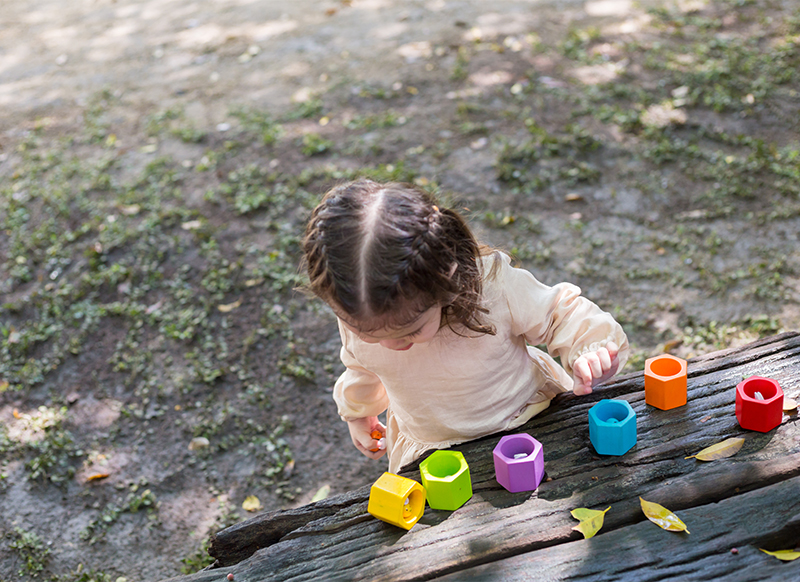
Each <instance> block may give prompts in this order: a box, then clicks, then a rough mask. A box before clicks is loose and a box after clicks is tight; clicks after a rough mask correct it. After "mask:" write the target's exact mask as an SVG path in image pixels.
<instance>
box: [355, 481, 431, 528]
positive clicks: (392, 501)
mask: <svg viewBox="0 0 800 582" xmlns="http://www.w3.org/2000/svg"><path fill="white" fill-rule="evenodd" d="M367 511H368V512H369V513H370V514H371V515H372V516H374V517H377V518H378V519H380V520H381V521H385V522H386V523H391V524H392V525H396V526H397V527H402V528H403V529H411V528H412V527H414V524H415V523H417V522H418V521H419V518H420V517H422V513H423V512H424V511H425V489H423V487H422V485H420V484H419V483H417V482H416V481H414V480H413V479H406V478H405V477H401V476H399V475H395V474H393V473H384V474H383V475H381V476H380V478H379V479H378V480H377V481H375V483H374V484H373V485H372V488H371V489H370V491H369V504H368V505H367Z"/></svg>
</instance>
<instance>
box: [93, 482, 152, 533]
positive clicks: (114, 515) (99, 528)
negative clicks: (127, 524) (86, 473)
mask: <svg viewBox="0 0 800 582" xmlns="http://www.w3.org/2000/svg"><path fill="white" fill-rule="evenodd" d="M144 486H145V485H139V484H134V485H131V487H130V489H129V492H128V494H127V496H126V497H125V499H124V500H122V501H121V502H118V503H109V504H108V505H106V506H105V508H103V511H102V512H101V513H100V515H99V516H98V517H97V518H96V519H94V520H92V521H91V522H90V523H89V525H88V526H87V527H86V529H84V530H83V531H82V532H81V539H82V540H84V541H86V542H87V543H88V544H90V545H93V544H95V543H97V542H98V541H100V540H101V539H102V538H103V537H104V536H105V533H106V531H107V530H108V528H110V527H111V526H112V525H113V524H114V523H115V522H116V521H117V520H118V519H119V517H120V516H121V515H122V514H124V513H137V512H138V511H140V510H146V511H147V512H148V514H149V517H150V518H151V519H154V518H157V511H158V502H157V500H156V496H155V495H154V494H153V492H152V491H151V490H150V489H143V490H141V491H140V490H139V489H140V488H141V487H144Z"/></svg>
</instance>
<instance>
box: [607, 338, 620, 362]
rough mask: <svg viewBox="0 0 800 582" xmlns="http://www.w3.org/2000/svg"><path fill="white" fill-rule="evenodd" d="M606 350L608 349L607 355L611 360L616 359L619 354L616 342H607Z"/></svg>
mask: <svg viewBox="0 0 800 582" xmlns="http://www.w3.org/2000/svg"><path fill="white" fill-rule="evenodd" d="M606 350H607V351H608V357H609V358H611V360H612V361H613V360H616V359H617V355H618V354H619V346H618V345H617V344H615V343H614V342H608V343H607V344H606Z"/></svg>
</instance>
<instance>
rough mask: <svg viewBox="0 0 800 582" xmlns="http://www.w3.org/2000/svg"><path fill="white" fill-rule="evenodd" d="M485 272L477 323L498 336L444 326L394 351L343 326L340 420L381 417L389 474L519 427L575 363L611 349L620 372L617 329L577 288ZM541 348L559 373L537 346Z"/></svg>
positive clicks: (487, 266) (568, 378) (621, 340)
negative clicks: (482, 310) (427, 455)
mask: <svg viewBox="0 0 800 582" xmlns="http://www.w3.org/2000/svg"><path fill="white" fill-rule="evenodd" d="M495 261H496V262H497V264H496V265H495V267H494V268H492V264H493V263H494V262H495ZM482 269H483V272H484V280H483V306H484V307H486V308H487V309H488V310H489V312H488V314H486V315H485V316H484V317H483V320H484V322H486V323H490V324H492V325H493V326H494V327H495V330H496V332H497V333H496V334H495V335H486V334H483V335H481V334H476V333H473V332H470V331H469V330H464V332H463V333H464V334H465V335H466V336H467V337H464V336H461V335H459V334H456V333H455V332H454V331H453V330H451V329H450V328H449V327H447V326H445V327H442V328H441V329H440V330H439V331H438V332H437V334H436V335H435V336H434V338H433V339H432V340H431V341H429V342H426V343H420V344H415V345H414V346H413V347H412V348H411V349H409V350H406V351H393V350H390V349H387V348H384V347H381V346H380V345H378V344H368V343H366V342H364V341H363V340H361V339H359V338H358V336H357V335H356V334H354V333H353V332H351V331H349V330H347V329H346V328H345V327H344V326H343V325H342V324H341V322H339V332H340V334H341V337H342V349H341V359H342V362H343V363H344V365H345V367H346V370H345V371H344V373H343V374H342V375H341V376H340V377H339V379H338V380H337V382H336V386H335V387H334V392H333V396H334V400H335V401H336V404H337V406H338V409H339V414H340V416H341V417H342V418H343V419H344V420H352V419H355V418H363V417H367V416H378V415H379V414H380V413H382V412H384V411H386V413H387V414H386V418H387V422H386V429H387V430H386V445H387V452H388V455H389V471H390V472H392V473H396V472H397V471H399V470H400V468H401V467H403V466H404V465H405V464H407V463H409V462H411V461H413V460H414V459H416V458H417V457H419V456H420V455H421V454H422V453H423V452H424V451H426V450H429V449H439V448H447V447H449V446H452V445H454V444H457V443H460V442H464V441H467V440H472V439H475V438H478V437H482V436H485V435H488V434H492V433H495V432H499V431H504V430H511V429H514V428H516V427H518V426H521V425H522V424H524V423H525V422H527V421H528V420H529V419H530V418H532V417H533V416H534V415H536V414H538V413H539V412H541V411H542V410H544V409H546V408H547V407H548V406H549V404H550V400H551V399H552V398H553V397H554V396H556V395H557V394H559V393H561V392H566V391H568V390H571V389H572V384H573V381H572V364H573V363H574V362H575V360H576V359H577V358H578V357H579V356H581V355H582V354H584V353H587V352H592V351H596V350H597V349H599V348H600V347H602V346H604V345H605V344H606V343H607V342H609V341H613V342H615V343H616V344H617V345H618V346H619V348H620V352H619V360H620V366H619V367H620V369H621V368H622V367H623V366H624V364H625V361H626V360H627V357H628V351H629V348H628V340H627V337H626V336H625V333H624V332H623V330H622V327H621V326H620V325H619V324H618V323H617V322H616V321H615V320H614V318H613V317H612V316H611V315H610V314H608V313H606V312H604V311H602V310H601V309H600V308H599V307H597V305H595V304H594V303H592V302H591V301H589V300H588V299H586V298H584V297H581V296H580V289H578V288H577V287H576V286H574V285H571V284H569V283H561V284H558V285H555V286H553V287H548V286H547V285H544V284H542V283H540V282H539V281H537V280H536V278H534V276H533V275H532V274H531V273H530V272H528V271H526V270H524V269H518V268H515V267H512V266H511V262H510V259H509V257H508V256H507V255H505V254H502V253H499V252H495V253H494V254H493V255H489V256H486V257H483V258H482ZM540 344H546V346H547V350H548V352H549V353H550V354H552V355H553V356H559V357H560V359H561V363H562V364H563V366H564V367H561V366H559V365H558V364H557V363H556V362H555V361H554V360H553V358H552V357H550V355H548V354H547V353H545V352H543V351H542V350H540V349H537V348H535V347H533V346H535V345H540ZM565 368H566V369H565Z"/></svg>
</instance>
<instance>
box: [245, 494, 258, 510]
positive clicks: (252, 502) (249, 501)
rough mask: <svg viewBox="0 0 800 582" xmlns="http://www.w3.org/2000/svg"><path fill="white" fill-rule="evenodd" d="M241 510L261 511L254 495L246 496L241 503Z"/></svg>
mask: <svg viewBox="0 0 800 582" xmlns="http://www.w3.org/2000/svg"><path fill="white" fill-rule="evenodd" d="M242 509H244V510H245V511H250V512H253V511H258V510H259V509H261V502H260V501H259V500H258V497H256V496H255V495H248V496H247V497H246V498H245V500H244V501H243V502H242Z"/></svg>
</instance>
